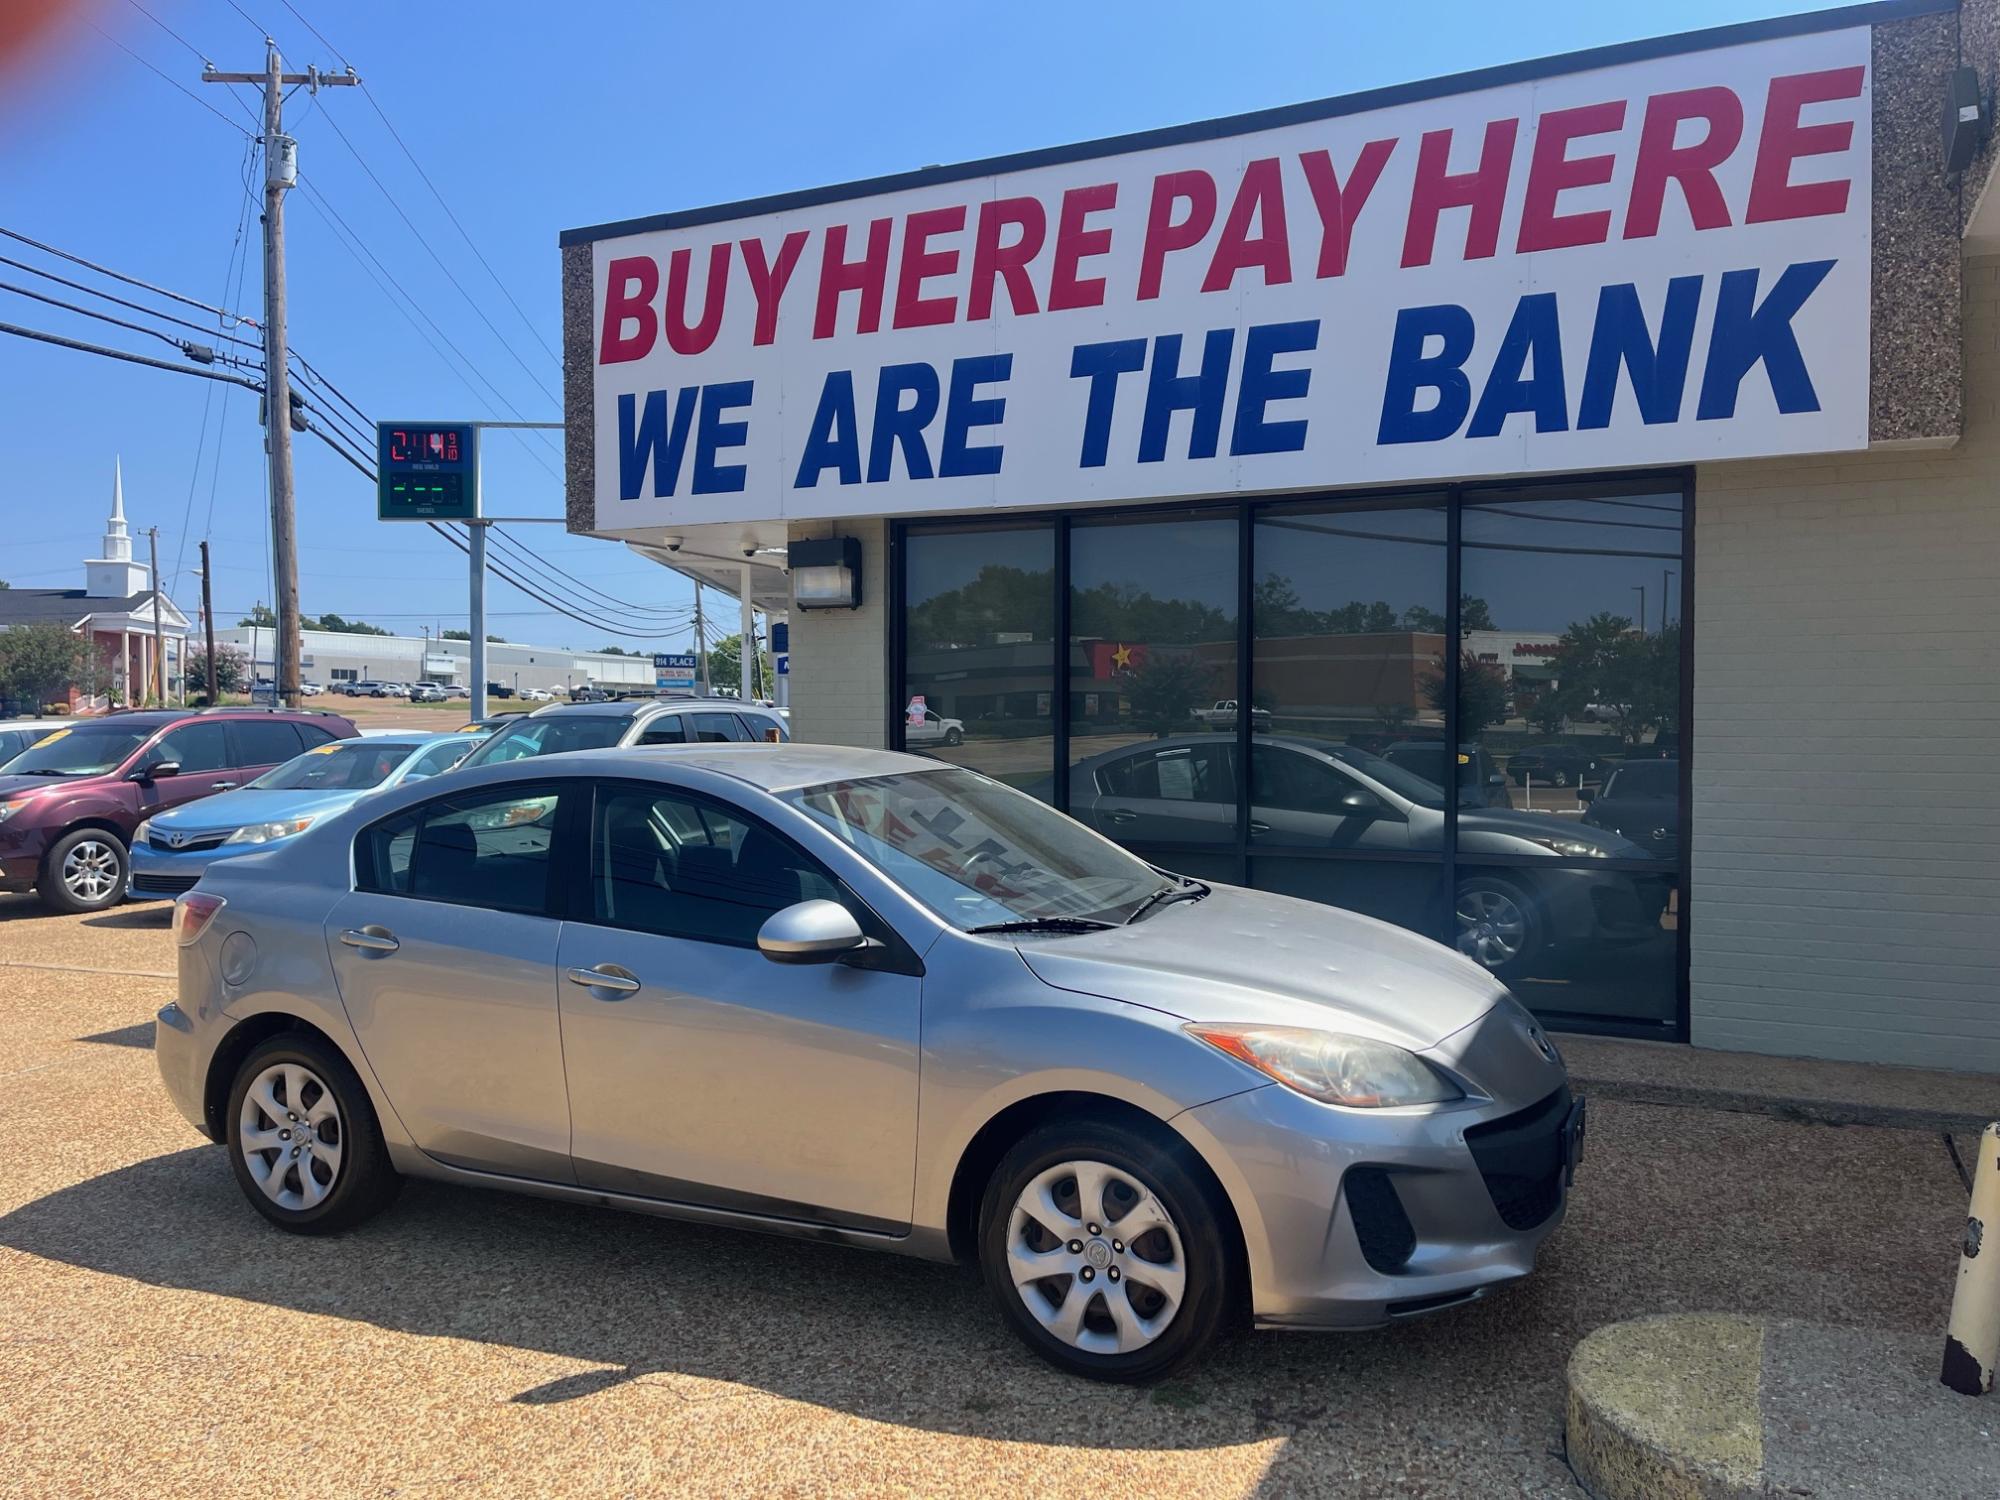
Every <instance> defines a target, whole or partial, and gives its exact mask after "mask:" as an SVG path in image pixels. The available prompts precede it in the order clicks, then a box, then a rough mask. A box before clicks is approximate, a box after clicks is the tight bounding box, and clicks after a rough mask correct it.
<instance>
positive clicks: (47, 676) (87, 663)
mask: <svg viewBox="0 0 2000 1500" xmlns="http://www.w3.org/2000/svg"><path fill="white" fill-rule="evenodd" d="M94 664H95V663H94V657H93V654H92V651H91V646H90V642H89V641H88V640H86V639H85V638H84V637H82V636H80V635H78V634H77V633H76V632H75V631H73V630H71V629H70V628H69V627H68V626H67V625H63V624H59V623H57V622H55V621H47V622H45V623H42V624H39V625H16V626H14V627H13V628H12V629H11V630H0V698H18V699H20V700H21V701H22V702H24V703H26V704H28V705H29V706H30V707H32V708H34V709H35V710H37V711H39V710H40V709H41V706H42V705H43V704H44V703H50V702H53V701H55V700H56V699H57V698H59V697H61V696H63V694H64V693H65V692H66V691H67V690H68V689H69V688H71V687H81V688H85V689H88V688H89V687H91V686H94V680H93V679H94V675H95V674H93V673H92V671H91V668H92V667H93V665H94Z"/></svg>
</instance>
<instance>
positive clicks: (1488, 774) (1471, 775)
mask: <svg viewBox="0 0 2000 1500" xmlns="http://www.w3.org/2000/svg"><path fill="white" fill-rule="evenodd" d="M1379 754H1380V755H1381V757H1382V758H1383V759H1384V760H1386V761H1388V762H1389V763H1390V764H1391V765H1396V766H1401V767H1402V768H1403V769H1404V770H1406V771H1414V772H1416V773H1417V775H1419V776H1421V777H1423V778H1424V780H1426V781H1428V782H1429V783H1430V784H1431V785H1432V786H1435V787H1442V786H1443V785H1444V780H1445V771H1444V741H1443V740H1398V741H1396V742H1395V743H1394V744H1392V745H1386V746H1384V747H1383V748H1382V750H1381V751H1380V752H1379ZM1457 759H1458V767H1457V769H1458V805H1459V806H1460V807H1511V806H1513V803H1512V802H1511V801H1510V800H1509V799H1508V796H1507V778H1506V777H1505V776H1502V775H1501V774H1500V768H1499V767H1498V766H1496V765H1495V764H1494V763H1493V757H1492V756H1490V755H1488V754H1487V753H1486V752H1485V751H1484V750H1483V749H1481V748H1480V747H1479V746H1477V745H1460V746H1459V747H1458V757H1457Z"/></svg>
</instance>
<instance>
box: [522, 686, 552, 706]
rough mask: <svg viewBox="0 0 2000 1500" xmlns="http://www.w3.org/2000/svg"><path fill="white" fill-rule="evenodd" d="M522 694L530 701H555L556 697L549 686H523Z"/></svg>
mask: <svg viewBox="0 0 2000 1500" xmlns="http://www.w3.org/2000/svg"><path fill="white" fill-rule="evenodd" d="M521 696H522V697H523V698H525V699H526V700H527V701H528V702H530V703H553V702H555V699H556V695H555V694H554V693H552V692H550V691H549V690H548V689H547V688H522V689H521Z"/></svg>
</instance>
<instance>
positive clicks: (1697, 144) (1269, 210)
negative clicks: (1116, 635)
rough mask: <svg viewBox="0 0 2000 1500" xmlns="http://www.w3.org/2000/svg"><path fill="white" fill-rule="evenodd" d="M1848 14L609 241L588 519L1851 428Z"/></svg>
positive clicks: (1785, 449) (1859, 340)
mask: <svg viewBox="0 0 2000 1500" xmlns="http://www.w3.org/2000/svg"><path fill="white" fill-rule="evenodd" d="M1868 65H1869V32H1868V30H1867V29H1866V28H1865V27H1860V28H1855V29H1852V30H1843V31H1831V32H1821V33H1817V34H1808V35H1801V36H1793V37H1788V38H1784V39H1781V40H1772V41H1763V42H1757V43H1752V44H1747V45H1742V46H1737V47H1730V48H1725V49H1720V50H1716V51H1710V52H1696V53H1689V54H1683V55H1676V56H1671V57H1663V58H1658V59H1654V60H1650V61H1643V62H1634V63H1627V64H1621V65H1619V66H1615V67H1606V68H1600V69H1595V70H1592V71H1589V72H1581V73H1570V74H1563V75H1559V76H1555V77H1548V78H1540V79H1536V80H1533V81H1531V82H1523V83H1518V84H1510V85H1507V86H1503V87H1498V88H1492V89H1486V90H1482V91H1480V92H1476V93H1465V94H1455V95H1450V96H1447V97H1442V98H1431V99H1423V100H1417V101H1413V102H1409V103H1404V104H1398V105H1395V106H1392V107H1389V108H1383V109H1377V110H1372V111H1368V112H1365V113H1356V114H1346V115H1340V116H1336V117H1333V118H1326V119H1318V120H1311V121H1305V122H1302V123H1292V124H1285V125H1281V126H1276V127H1273V128H1269V129H1262V130H1256V131H1251V132H1248V133H1242V134H1235V135H1227V136H1218V137H1210V138H1206V139H1193V140H1189V141H1184V142H1182V143H1179V144H1172V145H1156V146H1151V147H1149V148H1147V149H1144V150H1135V151H1128V152H1123V153H1120V154H1114V155H1106V156H1095V157H1088V158H1084V159H1079V160H1073V161H1065V162H1062V163H1060V164H1054V165H1046V166H1038V167H1032V168H1028V169H1024V170H1019V171H1012V172H1007V173H1003V174H1000V175H997V176H985V177H972V178H963V179H960V180H957V181H940V182H932V183H929V184H927V185H925V186H922V187H918V188H913V189H909V190H905V191H899V192H893V193H884V194H877V195H874V196H866V197H850V198H839V199H834V200H832V201H827V202H821V203H815V204H811V205H810V206H801V207H787V208H784V209H782V210H781V211H778V212H773V213H768V214H762V215H757V216H753V217H746V218H741V219H735V220H728V221H721V222H713V223H702V224H695V225H691V226H688V227H682V228H674V229H663V230H656V231H650V232H642V233H632V234H626V235H621V236H618V237H615V238H608V239H599V240H596V241H595V242H594V246H593V258H594V292H593V301H594V315H593V316H594V325H593V331H592V351H591V352H592V358H593V359H594V362H595V367H594V385H593V389H594V398H593V399H594V410H593V412H592V421H593V423H594V428H595V434H596V470H597V480H596V497H595V499H596V522H597V526H598V528H599V529H602V530H607V531H619V530H626V529H629V528H635V527H648V526H662V525H665V526H673V525H692V524H699V523H703V522H716V521H730V520H775V519H779V518H803V517H826V516H846V515H856V514H863V515H872V514H884V513H891V514H895V513H911V512H937V511H959V510H972V509H979V508H984V507H993V506H1019V505H1055V504H1069V503H1080V502H1090V501H1104V500H1129V499H1137V498H1148V497H1164V496H1185V495H1219V494H1229V493H1233V492H1241V491H1273V490H1295V489H1308V488H1319V487H1325V486H1331V485H1348V484H1356V483H1373V482H1385V481H1388V482H1393V481H1405V480H1425V479H1434V478H1448V477H1465V476H1476V475H1494V474H1513V473H1531V472H1545V471H1550V470H1579V469H1596V468H1606V467H1614V466H1627V465H1638V464H1652V463H1677V462H1687V461H1692V460H1706V459H1720V458H1744V457H1752V456H1759V455H1771V454H1785V453H1806V452H1822V451H1830V450H1836V449H1851V448H1860V447H1864V446H1866V444H1867V441H1868V363H1869V361H1868V342H1869V306H1868V303H1869V220H1870V208H1871V190H1870V180H1869V172H1870V161H1871V147H1870V138H1869V94H1870V80H1869V66H1868Z"/></svg>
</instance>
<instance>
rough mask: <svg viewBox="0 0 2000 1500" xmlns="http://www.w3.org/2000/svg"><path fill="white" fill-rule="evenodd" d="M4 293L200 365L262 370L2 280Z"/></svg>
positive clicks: (192, 344) (164, 334) (187, 341)
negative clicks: (141, 338) (149, 340)
mask: <svg viewBox="0 0 2000 1500" xmlns="http://www.w3.org/2000/svg"><path fill="white" fill-rule="evenodd" d="M0 292H12V293H13V294H14V295H15V296H17V297H27V298H30V299H32V300H33V301H36V302H43V303H46V304H48V305H49V306H50V307H60V308H61V309H62V310H63V311H64V312H73V313H75V314H77V315H78V316H79V317H85V318H95V319H96V320H97V321H98V322H100V323H110V324H112V325H114V326H115V327H118V328H124V329H129V330H130V331H131V332H133V333H143V334H148V335H150V336H151V337H153V338H156V339H158V340H159V341H160V342H161V343H163V344H170V345H172V346H173V347H174V348H176V349H178V350H180V351H181V353H183V354H185V355H186V356H187V357H188V358H189V359H192V360H195V361H196V362H198V363H200V364H205V365H207V364H214V363H216V362H217V361H220V362H222V363H223V364H228V365H235V366H237V367H238V368H240V369H246V370H254V369H258V368H259V366H257V365H255V364H252V363H251V362H249V361H248V360H244V359H239V358H237V357H235V356H234V355H229V354H221V353H218V352H216V351H215V350H214V349H211V348H209V347H208V346H207V345H206V344H196V343H194V342H193V341H191V340H189V339H180V338H175V337H174V336H173V335H172V334H171V333H162V332H160V330H159V329H157V328H148V327H146V326H145V325H144V324H143V323H133V322H129V321H128V320H126V319H124V318H114V317H112V316H111V314H110V313H101V312H97V311H96V310H94V309H92V308H88V307H79V306H78V305H77V304H76V303H74V302H65V301H63V300H62V298H60V297H49V296H45V295H43V294H42V293H41V292H31V291H29V290H28V289H27V288H26V287H24V286H15V285H14V283H13V282H11V281H0ZM205 331H206V330H204V332H205Z"/></svg>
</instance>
